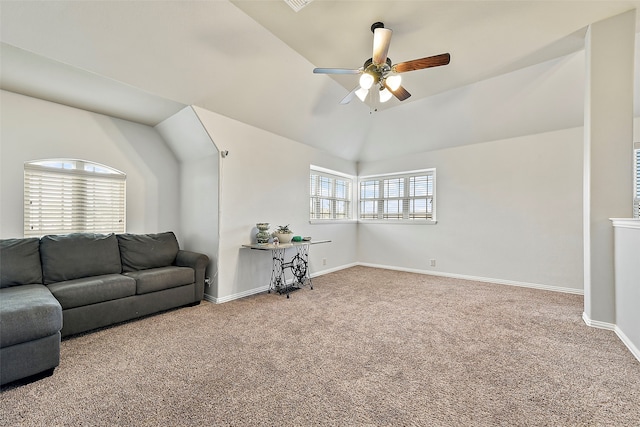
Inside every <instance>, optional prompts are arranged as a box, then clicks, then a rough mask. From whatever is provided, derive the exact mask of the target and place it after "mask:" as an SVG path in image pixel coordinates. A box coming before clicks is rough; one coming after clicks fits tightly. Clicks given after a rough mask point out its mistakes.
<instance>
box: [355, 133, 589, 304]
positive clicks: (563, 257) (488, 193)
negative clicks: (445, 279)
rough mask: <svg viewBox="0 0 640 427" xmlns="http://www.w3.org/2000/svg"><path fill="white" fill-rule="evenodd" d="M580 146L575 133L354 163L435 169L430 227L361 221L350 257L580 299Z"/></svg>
mask: <svg viewBox="0 0 640 427" xmlns="http://www.w3.org/2000/svg"><path fill="white" fill-rule="evenodd" d="M582 143H583V136H582V128H574V129H567V130H561V131H554V132H549V133H542V134H538V135H529V136H525V137H519V138H512V139H506V140H501V141H494V142H488V143H482V144H474V145H470V146H464V147H457V148H451V149H444V150H439V151H432V152H425V153H422V154H419V155H413V156H407V157H402V158H398V159H393V160H387V161H384V162H370V163H361V164H360V165H359V174H360V175H361V176H364V175H372V174H380V173H389V172H397V171H407V170H416V169H423V168H436V215H437V224H435V225H402V224H371V223H364V224H360V227H359V236H358V254H359V256H358V260H359V261H361V262H363V263H366V264H373V265H382V266H393V267H396V268H401V269H408V270H418V271H423V272H433V273H435V274H443V275H462V276H469V277H474V278H486V279H492V280H494V281H503V282H510V283H515V284H528V285H534V286H538V285H540V287H543V288H544V287H553V288H562V289H563V290H567V291H572V290H573V291H577V292H579V291H580V290H582V280H583V268H582ZM430 259H435V260H436V267H430V263H429V260H430Z"/></svg>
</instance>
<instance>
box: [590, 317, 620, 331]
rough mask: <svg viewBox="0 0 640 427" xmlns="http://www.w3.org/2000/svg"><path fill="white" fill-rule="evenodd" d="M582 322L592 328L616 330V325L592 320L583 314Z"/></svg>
mask: <svg viewBox="0 0 640 427" xmlns="http://www.w3.org/2000/svg"><path fill="white" fill-rule="evenodd" d="M582 320H583V321H584V323H586V324H587V326H591V327H592V328H598V329H606V330H607V331H615V330H616V325H615V324H614V323H609V322H602V321H600V320H592V319H591V318H590V317H589V316H587V313H585V312H582Z"/></svg>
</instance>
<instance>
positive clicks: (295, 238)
mask: <svg viewBox="0 0 640 427" xmlns="http://www.w3.org/2000/svg"><path fill="white" fill-rule="evenodd" d="M291 241H292V242H302V236H293V237H292V238H291Z"/></svg>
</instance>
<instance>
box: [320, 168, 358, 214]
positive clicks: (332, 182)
mask: <svg viewBox="0 0 640 427" xmlns="http://www.w3.org/2000/svg"><path fill="white" fill-rule="evenodd" d="M353 181H354V179H353V177H351V176H348V175H342V174H339V172H335V171H330V170H328V169H324V168H320V167H316V166H311V171H310V173H309V194H310V201H309V202H310V206H309V212H310V216H309V218H310V219H311V220H349V219H352V217H353V216H352V203H351V200H352V192H353Z"/></svg>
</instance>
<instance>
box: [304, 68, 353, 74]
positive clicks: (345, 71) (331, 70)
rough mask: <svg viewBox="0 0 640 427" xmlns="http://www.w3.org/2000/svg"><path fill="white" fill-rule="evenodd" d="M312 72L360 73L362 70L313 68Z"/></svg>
mask: <svg viewBox="0 0 640 427" xmlns="http://www.w3.org/2000/svg"><path fill="white" fill-rule="evenodd" d="M313 73H314V74H360V73H362V70H360V69H355V70H351V69H348V68H314V69H313Z"/></svg>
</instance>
